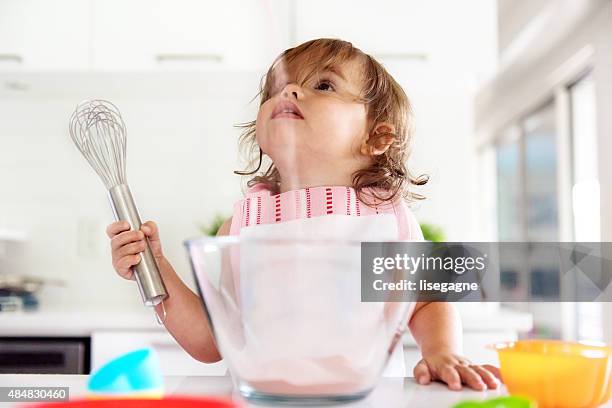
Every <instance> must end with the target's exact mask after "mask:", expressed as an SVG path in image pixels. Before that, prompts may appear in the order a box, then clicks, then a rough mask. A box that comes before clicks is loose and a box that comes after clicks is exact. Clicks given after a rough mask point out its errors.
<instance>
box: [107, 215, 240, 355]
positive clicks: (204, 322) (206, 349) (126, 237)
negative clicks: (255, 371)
mask: <svg viewBox="0 0 612 408" xmlns="http://www.w3.org/2000/svg"><path fill="white" fill-rule="evenodd" d="M230 222H231V219H230V220H228V221H226V223H225V224H224V225H223V226H222V227H221V228H220V230H219V233H218V235H223V234H224V233H225V234H227V231H229V225H230V224H229V223H230ZM226 224H227V225H226ZM226 230H227V231H226ZM107 234H108V236H109V238H111V249H112V258H113V267H114V268H115V270H116V271H117V273H118V274H119V275H120V276H121V277H123V278H125V279H132V280H133V279H134V276H133V272H132V270H131V268H132V266H134V265H136V264H137V263H138V262H140V255H139V253H140V252H141V251H142V250H143V249H144V246H145V245H146V244H145V241H144V237H145V235H146V236H147V237H148V238H149V244H150V247H151V251H152V252H153V256H154V257H155V260H156V261H157V265H158V266H159V271H160V274H161V276H162V279H163V280H164V284H165V286H166V290H167V291H168V294H169V297H168V298H167V299H166V300H165V301H164V304H163V308H165V310H166V318H165V322H164V325H165V326H166V329H168V331H169V332H170V334H172V336H173V337H174V338H175V339H176V341H177V342H178V343H179V344H180V345H181V347H183V349H185V351H187V353H189V354H190V355H191V356H192V357H193V358H195V359H196V360H199V361H202V362H205V363H212V362H216V361H219V360H220V359H221V356H220V354H219V351H218V350H217V346H216V344H215V341H214V337H213V335H212V330H211V328H210V324H209V322H208V318H207V317H206V314H205V313H204V310H203V309H202V304H201V301H200V298H199V296H198V295H196V294H195V293H193V292H192V291H191V290H190V289H189V288H188V287H187V285H185V284H184V283H183V281H182V280H181V279H180V277H179V276H178V275H177V273H176V272H175V271H174V268H173V267H172V265H171V264H170V262H168V260H167V259H166V257H165V256H164V255H163V253H162V247H161V241H160V239H159V231H158V229H157V225H155V223H154V222H152V221H148V222H146V223H144V224H142V227H141V231H130V226H129V224H128V223H127V222H114V223H112V224H110V225H109V226H108V228H107ZM163 308H162V305H161V304H159V305H157V306H156V307H155V311H156V313H157V314H158V316H159V317H160V319H164V317H163V316H164V309H163Z"/></svg>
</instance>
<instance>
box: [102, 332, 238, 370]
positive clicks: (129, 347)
mask: <svg viewBox="0 0 612 408" xmlns="http://www.w3.org/2000/svg"><path fill="white" fill-rule="evenodd" d="M143 347H151V348H153V349H154V350H155V351H156V352H157V354H158V356H159V359H160V365H161V368H162V372H163V374H164V375H166V376H167V375H224V374H225V373H226V366H225V363H224V362H223V361H220V362H218V363H213V364H206V363H202V362H200V361H197V360H195V359H194V358H192V357H191V356H190V355H189V354H188V353H187V352H186V351H185V350H183V349H182V348H181V346H180V345H179V344H178V343H177V342H176V340H174V338H173V337H172V336H171V335H170V334H169V333H168V332H166V331H163V330H146V331H94V332H93V333H92V335H91V370H92V372H94V371H95V370H97V369H98V368H100V367H101V366H102V365H104V364H105V363H107V362H109V361H110V360H111V359H113V358H115V357H118V356H120V355H122V354H125V353H128V352H130V351H133V350H136V349H139V348H143Z"/></svg>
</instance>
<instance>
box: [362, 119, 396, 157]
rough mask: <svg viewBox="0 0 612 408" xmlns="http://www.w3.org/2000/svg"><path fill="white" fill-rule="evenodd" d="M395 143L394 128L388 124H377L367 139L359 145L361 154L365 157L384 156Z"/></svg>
mask: <svg viewBox="0 0 612 408" xmlns="http://www.w3.org/2000/svg"><path fill="white" fill-rule="evenodd" d="M394 141H395V126H393V125H391V124H390V123H386V122H381V123H378V124H377V125H376V126H375V127H374V129H373V130H372V133H370V135H368V139H367V140H366V141H365V142H363V144H362V145H361V148H360V150H361V153H362V154H364V155H366V156H379V155H381V154H384V153H385V152H386V151H387V150H389V147H391V145H392V144H393V142H394Z"/></svg>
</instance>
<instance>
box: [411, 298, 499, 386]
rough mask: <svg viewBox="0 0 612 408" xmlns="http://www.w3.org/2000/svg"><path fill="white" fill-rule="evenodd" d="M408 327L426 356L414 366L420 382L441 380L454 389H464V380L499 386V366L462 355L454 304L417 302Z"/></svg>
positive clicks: (469, 383) (458, 318)
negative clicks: (478, 363) (472, 361)
mask: <svg viewBox="0 0 612 408" xmlns="http://www.w3.org/2000/svg"><path fill="white" fill-rule="evenodd" d="M409 327H410V332H411V333H412V336H413V337H414V339H415V340H416V342H417V344H418V345H419V347H420V349H421V354H422V355H423V359H422V360H421V361H419V363H418V364H417V365H416V366H415V367H414V377H415V378H416V380H417V382H418V383H419V384H429V383H430V382H431V381H435V380H441V381H444V382H445V383H446V384H448V387H449V388H450V389H453V390H459V389H461V384H462V383H464V384H467V385H468V386H469V387H471V388H473V389H475V390H485V389H487V387H488V388H491V389H495V388H497V387H498V385H499V381H498V379H497V378H499V377H500V376H499V370H498V369H497V368H496V367H493V366H491V365H482V366H481V365H475V364H470V362H469V361H468V360H467V359H466V358H464V357H462V356H461V354H462V349H463V344H462V327H461V317H460V316H459V313H458V312H457V310H456V309H455V307H454V306H453V305H452V304H450V303H446V302H418V303H417V305H416V307H415V310H414V312H413V314H412V317H411V319H410V322H409ZM496 377H497V378H496Z"/></svg>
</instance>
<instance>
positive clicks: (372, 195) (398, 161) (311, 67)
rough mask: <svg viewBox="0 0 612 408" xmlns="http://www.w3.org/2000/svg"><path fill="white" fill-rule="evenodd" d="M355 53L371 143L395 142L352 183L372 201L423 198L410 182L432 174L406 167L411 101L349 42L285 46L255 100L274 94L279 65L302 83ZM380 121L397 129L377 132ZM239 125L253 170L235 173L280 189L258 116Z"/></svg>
mask: <svg viewBox="0 0 612 408" xmlns="http://www.w3.org/2000/svg"><path fill="white" fill-rule="evenodd" d="M298 57H300V58H299V60H298ZM353 59H357V60H358V61H359V62H360V63H361V71H362V81H363V84H362V89H361V94H360V95H358V96H356V98H357V100H358V101H359V102H361V103H363V104H365V105H366V108H367V109H366V110H367V126H368V135H369V138H368V142H367V143H368V144H370V145H375V144H376V141H377V139H378V138H389V137H392V138H393V142H392V144H391V146H390V147H389V148H388V149H387V151H386V152H385V153H384V154H380V155H376V156H373V157H372V162H371V163H370V165H369V166H367V167H365V168H363V169H361V170H358V171H356V172H355V173H354V174H353V188H354V189H355V191H356V193H357V197H358V198H359V199H360V200H361V201H363V202H364V203H366V204H368V205H371V204H373V203H376V202H377V203H378V204H380V203H382V202H390V201H394V200H395V199H397V198H398V197H402V198H404V199H406V200H408V201H415V200H421V199H424V198H425V197H424V196H423V195H421V194H417V193H415V192H412V191H410V189H409V186H410V185H416V186H422V185H424V184H426V183H427V182H428V180H429V177H428V176H427V175H420V176H418V177H416V176H414V175H412V174H411V173H410V172H409V171H408V169H407V167H406V161H407V159H408V157H409V155H410V146H411V139H412V133H413V124H412V122H413V121H412V117H413V116H412V107H411V105H410V101H409V100H408V97H407V96H406V94H405V93H404V90H403V89H402V88H401V86H400V85H399V84H398V83H397V82H396V81H395V79H393V77H392V76H391V75H390V74H389V73H388V72H387V70H386V69H385V68H384V67H383V66H382V65H381V64H380V63H379V62H378V61H376V60H375V59H374V58H372V57H371V56H370V55H368V54H366V53H364V52H363V51H361V50H360V49H358V48H356V47H354V46H353V44H351V43H350V42H347V41H342V40H338V39H329V38H320V39H315V40H311V41H308V42H305V43H303V44H300V45H298V46H297V47H294V48H289V49H287V50H285V51H284V52H283V53H282V54H280V55H279V56H278V57H277V58H276V59H275V60H274V62H273V63H272V65H271V66H270V68H269V69H268V71H267V73H266V74H265V75H264V76H263V77H262V79H261V83H260V89H259V93H258V94H257V95H256V96H255V97H254V98H253V100H254V99H255V98H257V96H260V98H261V99H260V106H261V105H263V104H264V102H266V101H267V100H268V99H270V98H271V97H272V94H271V90H272V88H273V86H274V73H275V69H276V68H277V67H278V66H279V65H281V66H282V68H283V69H286V70H288V72H289V73H290V74H294V75H293V76H292V77H293V78H300V79H301V80H300V81H299V82H300V83H301V84H303V83H305V82H306V81H307V80H308V79H309V78H311V77H312V76H313V75H318V74H319V73H320V72H322V71H325V70H328V69H333V68H334V67H340V66H342V64H343V63H345V62H347V61H351V60H353ZM380 122H386V123H389V124H391V125H393V126H394V127H395V132H394V133H376V134H373V132H374V129H375V127H376V125H377V124H378V123H380ZM237 127H239V128H242V129H243V131H242V134H241V136H240V146H241V148H242V149H243V151H244V152H245V153H246V154H247V157H248V160H249V163H248V166H247V167H250V168H252V170H248V169H246V170H242V171H235V172H234V173H236V174H240V175H254V177H252V178H251V179H250V180H249V181H248V183H247V185H248V186H249V187H251V186H253V185H255V184H258V183H263V184H265V185H266V187H267V188H268V189H270V190H271V191H272V192H274V193H277V192H278V191H279V190H280V174H279V172H278V169H277V168H276V167H275V166H274V163H270V164H269V165H268V167H267V169H266V170H265V171H261V167H262V164H263V152H262V150H261V148H260V147H259V145H258V144H257V140H256V135H255V130H256V121H255V120H254V121H251V122H247V123H242V124H239V125H237Z"/></svg>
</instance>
